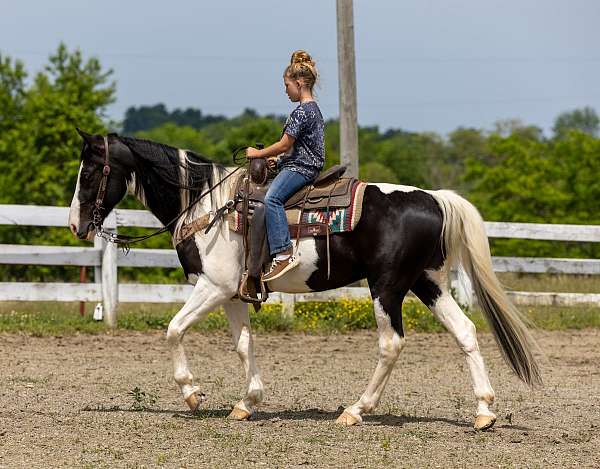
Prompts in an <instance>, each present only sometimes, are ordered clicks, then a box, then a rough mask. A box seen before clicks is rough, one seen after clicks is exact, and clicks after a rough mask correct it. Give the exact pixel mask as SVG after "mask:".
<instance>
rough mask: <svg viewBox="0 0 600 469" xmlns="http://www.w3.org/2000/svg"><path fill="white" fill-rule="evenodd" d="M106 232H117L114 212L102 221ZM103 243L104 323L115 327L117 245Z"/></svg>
mask: <svg viewBox="0 0 600 469" xmlns="http://www.w3.org/2000/svg"><path fill="white" fill-rule="evenodd" d="M104 227H105V228H106V229H107V230H111V231H113V230H114V231H115V232H116V231H117V219H116V217H115V214H114V212H113V213H111V214H110V215H109V216H108V217H107V218H106V220H105V221H104ZM102 242H103V246H102V247H103V250H102V304H103V306H104V323H105V324H106V325H107V326H108V327H110V328H115V327H116V326H117V309H118V307H119V283H118V282H119V280H118V275H117V245H116V244H115V243H107V242H106V241H104V240H102Z"/></svg>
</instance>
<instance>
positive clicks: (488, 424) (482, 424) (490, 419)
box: [473, 415, 496, 431]
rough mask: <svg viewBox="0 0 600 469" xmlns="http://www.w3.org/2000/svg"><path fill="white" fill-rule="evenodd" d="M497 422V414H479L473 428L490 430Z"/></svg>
mask: <svg viewBox="0 0 600 469" xmlns="http://www.w3.org/2000/svg"><path fill="white" fill-rule="evenodd" d="M495 423H496V416H495V415H478V416H477V417H476V418H475V423H474V424H473V428H474V429H475V430H478V431H484V430H489V429H490V428H492V427H493V426H494V424H495Z"/></svg>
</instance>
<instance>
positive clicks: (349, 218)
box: [228, 181, 367, 237]
mask: <svg viewBox="0 0 600 469" xmlns="http://www.w3.org/2000/svg"><path fill="white" fill-rule="evenodd" d="M366 187H367V184H366V183H365V182H362V181H357V182H356V183H355V184H354V185H353V187H352V197H351V199H350V205H348V206H347V207H335V206H331V207H329V210H328V209H327V208H319V209H310V210H304V212H303V213H302V219H301V220H300V209H298V208H293V209H290V210H286V211H285V214H286V216H287V219H288V224H289V225H298V224H301V225H307V224H315V223H316V224H325V223H327V220H329V223H328V225H329V232H330V233H343V232H346V231H352V230H353V229H354V228H355V227H356V225H357V224H358V222H359V221H360V216H361V214H362V204H363V197H364V194H365V188H366ZM228 217H229V229H230V230H231V231H235V232H236V233H242V231H243V229H242V228H243V227H242V221H241V216H240V214H239V213H238V212H233V213H231V214H229V216H228ZM309 235H310V236H315V233H313V232H307V233H304V231H302V235H301V237H304V236H309Z"/></svg>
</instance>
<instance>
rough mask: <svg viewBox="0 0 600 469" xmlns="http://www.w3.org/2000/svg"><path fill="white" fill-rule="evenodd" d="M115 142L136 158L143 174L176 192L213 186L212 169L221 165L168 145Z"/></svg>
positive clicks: (128, 139)
mask: <svg viewBox="0 0 600 469" xmlns="http://www.w3.org/2000/svg"><path fill="white" fill-rule="evenodd" d="M118 139H119V140H120V141H121V142H122V143H123V144H124V145H126V146H127V147H128V148H129V150H131V152H132V153H133V154H134V155H135V156H137V157H138V159H139V160H140V163H141V164H142V166H143V170H144V171H152V172H153V173H154V174H156V176H158V177H159V178H160V179H161V180H162V181H163V182H165V183H167V184H169V185H170V186H173V187H176V188H178V189H188V190H198V189H200V188H201V187H202V186H203V185H204V184H209V185H212V184H213V182H214V181H213V170H214V169H217V170H219V172H220V171H221V169H222V168H223V167H222V165H220V164H218V163H215V162H213V161H211V160H210V159H208V158H207V157H205V156H203V155H199V154H197V153H194V152H192V151H190V150H179V149H177V148H174V147H171V146H169V145H164V144H162V143H157V142H152V141H151V140H145V139H141V138H133V137H123V136H119V137H118Z"/></svg>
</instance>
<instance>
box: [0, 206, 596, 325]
mask: <svg viewBox="0 0 600 469" xmlns="http://www.w3.org/2000/svg"><path fill="white" fill-rule="evenodd" d="M68 212H69V209H68V207H44V206H29V205H0V225H19V226H45V227H64V228H65V229H68V228H67V225H68V224H67V220H68ZM104 226H105V228H109V229H115V230H116V229H117V227H142V228H159V227H161V226H162V225H161V224H160V222H159V221H158V220H157V219H156V218H155V217H154V216H153V215H152V214H151V213H150V212H147V211H145V210H119V209H117V210H114V211H113V212H112V213H111V214H110V216H109V217H108V218H107V220H106V221H105V225H104ZM486 230H487V233H488V236H490V237H493V238H520V239H540V240H555V241H578V242H600V226H585V225H557V224H553V225H547V224H534V223H503V222H502V223H497V222H486ZM493 261H494V269H495V270H496V271H497V272H525V273H543V272H546V273H554V274H600V260H596V259H552V258H532V257H495V258H494V259H493ZM0 264H19V265H27V264H29V265H31V264H34V265H67V266H69V265H70V266H91V267H94V269H95V274H94V282H95V283H31V282H5V283H0V301H90V302H97V301H102V303H103V305H104V317H105V321H106V322H107V324H108V325H110V326H114V325H115V323H116V310H117V305H118V302H149V303H173V302H174V303H178V302H184V301H185V300H186V299H187V297H188V296H189V294H190V293H191V289H192V287H191V286H190V285H169V284H159V285H155V284H151V285H150V284H123V283H121V284H119V283H118V276H117V270H118V267H168V268H178V267H179V261H178V259H177V255H176V253H175V251H174V250H171V249H131V251H130V252H129V254H128V255H125V254H124V253H123V252H122V251H121V250H120V249H118V248H117V247H116V246H115V245H114V244H110V243H106V242H104V241H103V240H101V239H99V238H96V239H95V241H94V247H67V246H29V245H12V244H2V245H0ZM454 282H456V280H455V281H454ZM454 285H455V286H456V287H457V288H459V289H460V284H458V283H454ZM469 294H470V292H465V291H463V292H462V293H461V295H462V296H463V298H467V297H468V296H469ZM510 295H511V296H512V298H513V300H514V301H515V302H516V303H520V304H549V305H551V304H553V305H572V304H576V303H593V304H600V294H588V293H585V294H584V293H540V292H510ZM368 296H369V292H368V289H367V288H341V289H338V290H333V291H329V292H321V293H309V294H295V295H288V294H277V293H276V294H273V295H272V299H270V300H269V301H270V302H271V301H272V302H280V301H283V302H284V304H285V305H286V309H287V310H288V311H289V310H290V309H292V310H293V302H294V301H307V300H311V301H326V300H331V299H335V298H342V297H368Z"/></svg>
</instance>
